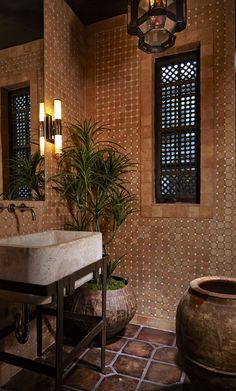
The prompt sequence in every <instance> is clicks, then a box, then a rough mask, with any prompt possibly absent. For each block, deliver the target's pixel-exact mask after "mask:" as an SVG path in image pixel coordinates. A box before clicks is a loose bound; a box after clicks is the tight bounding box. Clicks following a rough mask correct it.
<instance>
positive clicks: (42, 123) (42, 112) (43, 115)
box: [39, 102, 45, 156]
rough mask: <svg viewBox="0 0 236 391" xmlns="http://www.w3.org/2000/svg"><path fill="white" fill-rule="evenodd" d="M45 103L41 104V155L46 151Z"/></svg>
mask: <svg viewBox="0 0 236 391" xmlns="http://www.w3.org/2000/svg"><path fill="white" fill-rule="evenodd" d="M44 117H45V113H44V103H43V102H40V104H39V151H40V155H41V156H44V153H45V136H44Z"/></svg>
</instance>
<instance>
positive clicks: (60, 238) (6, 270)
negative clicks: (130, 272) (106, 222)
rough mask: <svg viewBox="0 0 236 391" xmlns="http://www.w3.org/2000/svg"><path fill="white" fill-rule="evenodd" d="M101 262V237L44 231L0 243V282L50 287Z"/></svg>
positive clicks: (72, 232) (85, 233)
mask: <svg viewBox="0 0 236 391" xmlns="http://www.w3.org/2000/svg"><path fill="white" fill-rule="evenodd" d="M100 258H102V234H101V233H99V232H84V231H58V230H52V231H44V232H37V233H32V234H26V235H18V236H12V237H9V238H7V239H1V240H0V279H2V280H8V281H18V282H25V283H30V284H38V285H48V284H51V283H53V282H55V281H57V280H59V279H61V278H63V277H65V276H67V275H69V274H71V273H73V272H75V271H77V270H79V269H82V268H83V267H84V266H87V265H89V264H91V263H93V262H95V261H97V260H98V259H100Z"/></svg>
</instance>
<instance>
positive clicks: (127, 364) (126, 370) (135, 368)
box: [113, 355, 147, 377]
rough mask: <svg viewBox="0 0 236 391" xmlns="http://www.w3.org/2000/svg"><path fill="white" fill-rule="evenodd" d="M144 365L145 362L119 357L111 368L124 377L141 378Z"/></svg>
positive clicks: (138, 359)
mask: <svg viewBox="0 0 236 391" xmlns="http://www.w3.org/2000/svg"><path fill="white" fill-rule="evenodd" d="M146 365H147V360H143V359H140V358H134V357H128V356H123V355H120V356H119V357H118V358H117V360H116V361H115V364H113V368H114V369H115V370H116V371H117V372H118V373H122V374H124V375H128V376H133V377H141V376H142V373H143V370H144V368H145V367H146Z"/></svg>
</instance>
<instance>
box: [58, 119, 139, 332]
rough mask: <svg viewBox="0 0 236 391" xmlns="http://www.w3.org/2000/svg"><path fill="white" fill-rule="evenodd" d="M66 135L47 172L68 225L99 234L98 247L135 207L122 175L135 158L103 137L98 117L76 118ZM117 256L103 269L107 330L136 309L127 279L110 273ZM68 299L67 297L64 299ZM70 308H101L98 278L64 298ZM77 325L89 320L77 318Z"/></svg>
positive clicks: (89, 312) (115, 328) (121, 325)
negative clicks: (55, 165) (68, 217)
mask: <svg viewBox="0 0 236 391" xmlns="http://www.w3.org/2000/svg"><path fill="white" fill-rule="evenodd" d="M68 130H69V136H70V141H69V145H68V147H67V148H66V149H64V151H63V154H62V155H61V157H60V160H59V172H58V174H56V175H54V176H53V177H52V178H51V181H52V182H53V189H54V190H55V191H56V192H57V193H59V194H60V195H61V197H62V199H64V200H65V201H66V205H67V208H68V210H69V212H70V215H71V221H70V222H68V223H67V224H66V228H67V229H73V230H93V231H99V232H102V234H103V252H104V255H107V254H108V248H109V245H110V244H111V242H112V241H113V239H114V237H115V235H116V233H117V230H118V229H119V227H120V226H121V225H122V223H123V222H124V221H125V220H126V218H127V217H128V216H129V215H130V213H132V212H133V211H134V206H133V205H134V202H135V196H134V195H133V194H131V193H130V191H129V190H128V185H129V181H128V179H127V177H128V174H129V173H130V171H132V170H134V169H135V166H136V164H135V163H134V162H133V161H132V160H131V159H130V157H129V155H128V154H126V153H125V151H124V150H123V149H122V148H121V147H119V146H118V145H117V144H116V143H113V142H111V141H110V142H109V141H104V134H105V133H106V132H107V131H108V129H107V128H106V127H105V126H103V125H100V124H99V123H98V122H93V121H91V120H88V121H87V120H85V121H83V122H80V121H77V122H76V123H74V124H72V125H70V126H69V128H68ZM122 258H123V257H122V256H121V257H117V258H116V259H115V260H113V261H109V264H108V268H107V270H108V272H107V273H108V275H107V277H108V278H107V281H108V285H107V289H108V290H107V336H108V337H111V336H113V335H114V334H116V333H117V332H118V331H120V330H121V329H123V328H124V327H125V325H126V324H127V323H128V322H129V321H130V320H131V319H132V317H133V316H134V314H135V311H136V301H135V298H134V295H133V292H132V290H131V288H130V286H129V284H128V281H127V280H125V279H123V278H121V277H113V272H114V270H115V268H116V267H117V266H118V265H119V264H120V262H121V260H122ZM67 305H68V303H67ZM69 306H70V309H71V310H73V311H77V312H79V313H80V314H87V315H97V316H99V315H100V314H101V284H100V281H99V280H98V281H91V282H89V283H87V284H85V285H84V286H83V287H80V288H79V289H78V290H77V291H76V293H75V294H74V295H73V297H72V298H70V299H69ZM79 326H80V327H81V328H86V330H87V328H88V325H84V324H81V323H80V324H79Z"/></svg>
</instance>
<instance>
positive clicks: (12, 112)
mask: <svg viewBox="0 0 236 391" xmlns="http://www.w3.org/2000/svg"><path fill="white" fill-rule="evenodd" d="M8 99H9V133H10V134H9V159H10V161H11V159H16V158H25V159H27V158H28V157H29V156H30V154H31V147H30V129H31V123H30V89H29V87H26V88H23V89H17V90H14V91H10V92H9V96H8ZM13 176H14V173H13V172H12V171H11V169H10V181H12V180H14V177H13ZM16 197H17V198H19V199H28V198H31V189H30V188H29V187H27V186H22V187H21V188H20V189H19V191H18V194H17V195H16Z"/></svg>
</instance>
